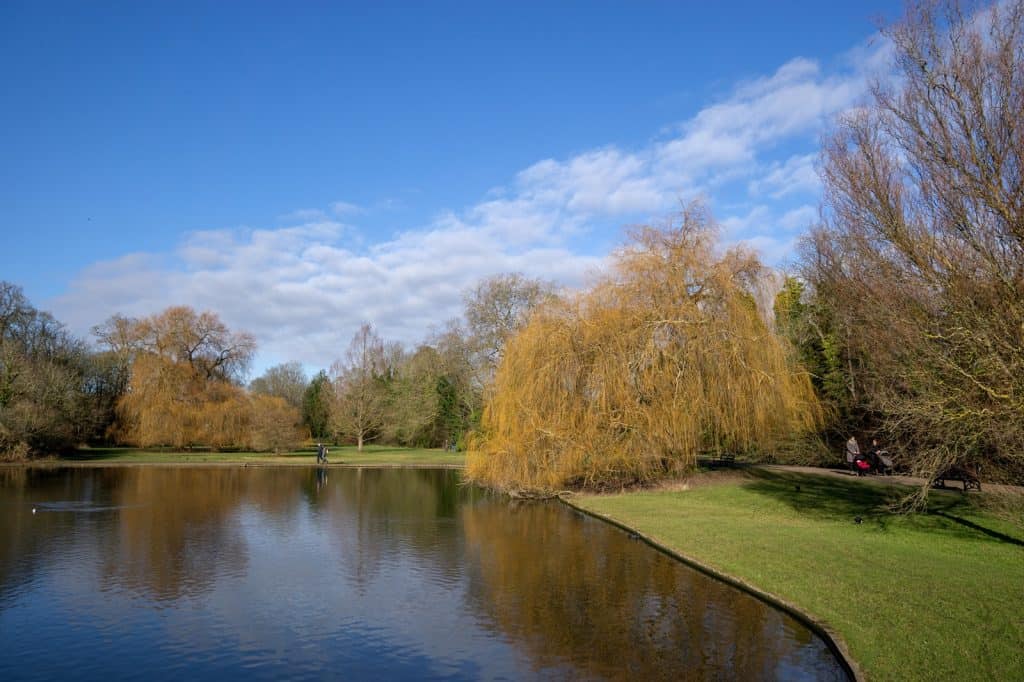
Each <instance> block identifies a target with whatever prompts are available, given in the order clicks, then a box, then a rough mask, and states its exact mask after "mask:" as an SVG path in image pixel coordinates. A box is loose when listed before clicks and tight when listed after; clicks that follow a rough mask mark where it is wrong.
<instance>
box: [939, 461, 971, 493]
mask: <svg viewBox="0 0 1024 682" xmlns="http://www.w3.org/2000/svg"><path fill="white" fill-rule="evenodd" d="M946 481H960V482H961V483H963V484H964V492H967V491H968V490H972V489H973V490H978V491H980V490H981V480H980V479H979V478H978V470H977V469H976V468H972V467H966V466H952V467H949V468H947V469H944V470H943V471H940V472H939V473H938V475H936V476H935V481H934V482H933V483H932V487H933V488H945V487H946Z"/></svg>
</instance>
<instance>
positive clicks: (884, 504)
mask: <svg viewBox="0 0 1024 682" xmlns="http://www.w3.org/2000/svg"><path fill="white" fill-rule="evenodd" d="M749 478H750V480H749V481H748V482H747V483H745V484H744V485H743V487H744V489H746V490H748V491H751V492H755V493H757V494H759V495H765V496H767V497H770V498H772V499H774V500H776V501H779V502H782V503H784V504H786V505H788V506H789V507H790V508H791V509H793V510H794V511H796V512H797V513H799V514H802V515H806V516H809V517H813V518H816V519H822V520H831V521H841V522H849V523H856V522H857V519H858V518H859V519H860V522H861V523H865V524H872V525H874V526H875V527H878V528H880V529H882V530H886V529H888V528H889V527H890V526H899V527H901V528H907V529H913V530H917V531H923V532H937V533H943V534H951V535H956V536H960V537H964V538H973V539H975V540H979V539H986V540H996V541H999V542H1005V543H1009V544H1013V545H1017V546H1021V547H1024V540H1022V539H1021V538H1017V537H1014V536H1012V535H1009V534H1007V533H1004V532H1001V531H999V530H995V529H994V528H990V527H986V526H984V525H982V524H980V523H978V522H977V520H973V521H972V520H968V519H967V518H964V517H965V516H971V517H973V518H974V519H978V518H979V516H981V515H983V513H982V512H981V511H980V510H979V509H978V508H977V507H976V505H975V503H974V502H973V500H972V496H969V495H963V494H951V493H934V494H932V495H931V496H930V497H929V502H928V509H927V510H926V511H925V512H923V513H912V514H900V513H895V512H892V511H890V510H891V509H892V508H893V507H894V506H895V505H896V504H898V503H899V501H900V500H901V499H903V498H904V497H905V496H906V495H908V494H909V493H910V492H912V489H911V488H907V487H904V486H897V485H884V484H879V483H875V482H867V481H864V480H861V479H857V478H856V477H853V476H851V477H850V478H849V479H848V480H847V479H844V478H840V477H834V476H821V475H816V474H803V473H795V472H777V471H765V470H750V472H749Z"/></svg>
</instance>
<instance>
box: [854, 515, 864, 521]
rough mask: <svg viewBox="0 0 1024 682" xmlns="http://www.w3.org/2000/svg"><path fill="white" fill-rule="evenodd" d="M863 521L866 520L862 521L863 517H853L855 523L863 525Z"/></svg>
mask: <svg viewBox="0 0 1024 682" xmlns="http://www.w3.org/2000/svg"><path fill="white" fill-rule="evenodd" d="M863 520H864V519H862V518H861V517H859V516H855V517H853V522H854V523H861V522H862V521H863Z"/></svg>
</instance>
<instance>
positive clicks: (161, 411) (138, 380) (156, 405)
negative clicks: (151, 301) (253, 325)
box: [117, 306, 256, 448]
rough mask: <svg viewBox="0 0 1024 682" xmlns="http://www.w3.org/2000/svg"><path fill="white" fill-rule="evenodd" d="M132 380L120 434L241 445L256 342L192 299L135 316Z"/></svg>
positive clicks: (124, 338) (122, 405)
mask: <svg viewBox="0 0 1024 682" xmlns="http://www.w3.org/2000/svg"><path fill="white" fill-rule="evenodd" d="M123 326H124V328H125V329H124V332H125V333H124V334H121V335H119V343H120V344H122V345H123V346H126V347H128V348H129V349H130V354H131V356H132V358H133V360H132V362H131V379H130V381H129V385H128V390H127V391H126V392H125V394H124V396H122V398H121V399H120V401H119V403H118V410H117V411H118V417H119V429H118V435H119V436H120V438H121V440H123V441H125V442H129V443H134V444H136V445H140V446H143V447H145V446H152V445H167V446H171V447H176V448H183V447H189V446H192V445H198V444H204V445H210V446H213V447H228V446H237V445H242V444H244V442H245V441H246V439H247V433H248V429H249V421H250V420H251V414H250V412H251V410H250V406H249V403H248V400H247V398H246V396H245V393H244V392H243V391H242V389H241V388H240V387H239V386H238V382H239V381H240V380H241V378H242V376H243V374H244V372H245V370H246V368H247V367H248V364H249V361H250V360H251V358H252V354H253V352H254V351H255V348H256V344H255V341H254V340H253V337H252V336H251V335H250V334H248V333H245V332H231V331H230V330H229V329H228V328H227V326H226V325H225V324H224V323H223V322H221V320H220V318H219V317H218V316H217V315H216V314H215V313H212V312H203V313H197V312H196V311H195V310H193V309H192V308H189V307H185V306H176V307H172V308H168V309H167V310H165V311H164V312H162V313H159V314H157V315H153V316H150V317H146V318H143V319H139V320H130V321H128V323H127V324H125V325H123Z"/></svg>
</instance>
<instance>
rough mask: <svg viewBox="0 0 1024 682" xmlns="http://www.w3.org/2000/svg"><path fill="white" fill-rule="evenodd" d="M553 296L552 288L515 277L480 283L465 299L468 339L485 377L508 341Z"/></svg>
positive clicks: (518, 276) (540, 282) (498, 360)
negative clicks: (536, 308) (534, 309)
mask: <svg viewBox="0 0 1024 682" xmlns="http://www.w3.org/2000/svg"><path fill="white" fill-rule="evenodd" d="M553 295H554V285H553V284H551V283H549V282H544V281H542V280H539V279H530V278H528V277H525V276H523V275H521V274H519V273H508V274H502V275H495V276H493V277H489V278H487V279H484V280H481V281H480V282H479V283H478V284H477V285H476V287H474V288H473V290H472V291H470V292H468V293H467V294H466V295H465V297H464V300H465V305H466V323H467V325H468V332H469V336H470V339H471V343H472V346H473V349H474V351H475V352H476V354H477V358H478V362H479V365H480V366H481V367H482V368H483V369H484V373H485V374H486V375H487V376H488V377H489V375H490V374H493V371H494V368H495V367H497V366H498V363H499V362H500V361H501V356H502V354H503V353H504V350H505V343H506V342H507V341H508V339H509V337H511V336H512V335H513V334H514V333H515V332H517V331H518V330H520V329H521V328H522V327H523V326H524V325H525V324H526V322H527V319H528V318H529V314H530V311H531V310H533V308H535V307H536V306H537V305H538V304H540V303H541V302H543V301H544V300H545V299H548V298H550V297H552V296H553Z"/></svg>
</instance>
